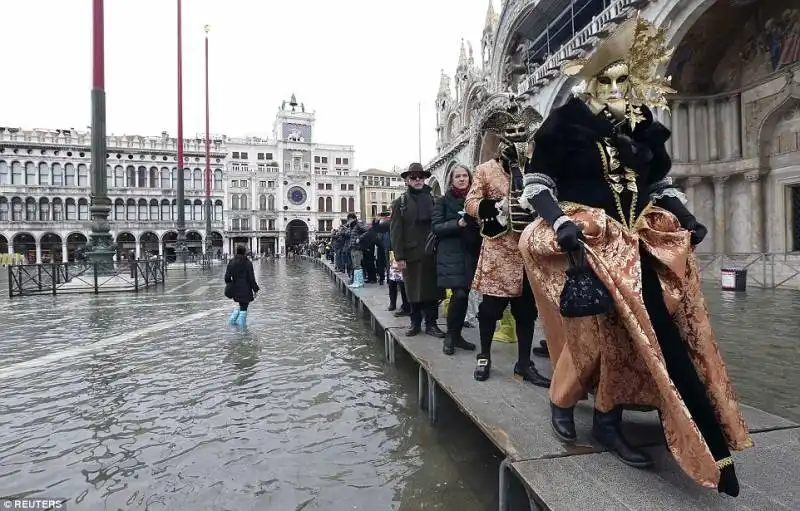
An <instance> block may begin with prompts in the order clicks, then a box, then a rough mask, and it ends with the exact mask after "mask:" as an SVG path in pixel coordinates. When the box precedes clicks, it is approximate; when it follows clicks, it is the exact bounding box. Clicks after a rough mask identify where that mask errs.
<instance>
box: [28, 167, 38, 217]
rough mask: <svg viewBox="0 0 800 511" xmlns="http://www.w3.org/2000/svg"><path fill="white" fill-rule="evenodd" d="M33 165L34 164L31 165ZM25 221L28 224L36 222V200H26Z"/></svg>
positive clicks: (31, 198)
mask: <svg viewBox="0 0 800 511" xmlns="http://www.w3.org/2000/svg"><path fill="white" fill-rule="evenodd" d="M31 165H33V163H31ZM33 175H34V177H36V168H35V167H34V174H33ZM25 221H26V222H35V221H36V199H34V198H33V197H28V198H27V199H25Z"/></svg>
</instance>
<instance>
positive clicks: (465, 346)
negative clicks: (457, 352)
mask: <svg viewBox="0 0 800 511" xmlns="http://www.w3.org/2000/svg"><path fill="white" fill-rule="evenodd" d="M456 348H461V349H462V350H467V351H475V345H474V344H473V343H471V342H469V341H468V340H466V339H464V338H463V337H461V336H460V335H459V336H458V337H457V338H456Z"/></svg>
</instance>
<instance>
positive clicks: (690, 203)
mask: <svg viewBox="0 0 800 511" xmlns="http://www.w3.org/2000/svg"><path fill="white" fill-rule="evenodd" d="M702 182H703V178H702V177H690V178H689V179H687V180H686V190H685V193H686V209H688V210H689V211H690V212H691V213H692V214H694V215H695V216H697V198H696V194H695V191H696V190H697V186H698V185H699V184H700V183H702Z"/></svg>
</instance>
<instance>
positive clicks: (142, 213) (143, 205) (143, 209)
mask: <svg viewBox="0 0 800 511" xmlns="http://www.w3.org/2000/svg"><path fill="white" fill-rule="evenodd" d="M142 168H144V167H142ZM139 220H147V201H146V200H144V199H139Z"/></svg>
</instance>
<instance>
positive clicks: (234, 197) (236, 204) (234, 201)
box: [231, 194, 239, 210]
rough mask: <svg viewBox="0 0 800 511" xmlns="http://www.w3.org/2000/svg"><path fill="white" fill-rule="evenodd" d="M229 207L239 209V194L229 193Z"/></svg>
mask: <svg viewBox="0 0 800 511" xmlns="http://www.w3.org/2000/svg"><path fill="white" fill-rule="evenodd" d="M231 209H233V210H236V209H239V196H238V195H236V194H233V195H231Z"/></svg>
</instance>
